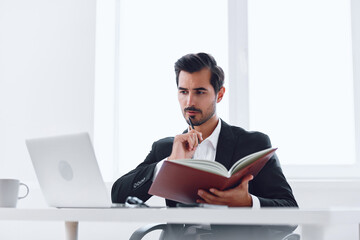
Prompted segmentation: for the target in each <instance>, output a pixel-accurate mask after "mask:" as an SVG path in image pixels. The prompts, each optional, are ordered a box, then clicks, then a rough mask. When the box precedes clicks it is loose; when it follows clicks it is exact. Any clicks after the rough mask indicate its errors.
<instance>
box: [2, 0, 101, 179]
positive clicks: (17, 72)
mask: <svg viewBox="0 0 360 240" xmlns="http://www.w3.org/2000/svg"><path fill="white" fill-rule="evenodd" d="M95 5H96V2H95V0H52V1H47V0H33V1H28V0H0V178H5V177H7V178H19V179H21V180H22V181H34V180H36V178H35V175H34V171H33V168H32V165H31V162H30V159H29V156H28V153H27V150H26V147H25V143H24V140H25V139H26V138H31V137H39V136H47V135H55V134H63V133H70V132H79V131H88V132H90V134H91V135H92V133H93V101H94V97H93V96H94V64H95V47H94V46H95Z"/></svg>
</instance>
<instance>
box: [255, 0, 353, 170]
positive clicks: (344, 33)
mask: <svg viewBox="0 0 360 240" xmlns="http://www.w3.org/2000/svg"><path fill="white" fill-rule="evenodd" d="M248 4H249V9H248V16H249V28H248V29H249V84H250V129H252V130H260V131H263V132H265V133H267V134H269V136H270V137H271V139H272V143H273V145H274V146H277V147H279V150H278V155H279V156H281V157H280V158H281V162H282V163H283V164H301V165H303V164H305V165H308V164H309V165H325V164H326V165H333V164H340V165H347V164H354V163H355V161H356V160H355V120H354V119H355V117H354V80H353V61H352V59H353V58H352V41H351V15H350V10H351V9H350V1H344V0H331V1H328V0H295V1H288V0H272V1H268V0H251V1H248Z"/></svg>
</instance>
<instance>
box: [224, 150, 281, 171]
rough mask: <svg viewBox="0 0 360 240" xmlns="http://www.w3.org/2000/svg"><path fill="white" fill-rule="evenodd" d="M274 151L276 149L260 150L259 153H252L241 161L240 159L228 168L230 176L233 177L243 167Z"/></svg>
mask: <svg viewBox="0 0 360 240" xmlns="http://www.w3.org/2000/svg"><path fill="white" fill-rule="evenodd" d="M274 149H276V148H268V149H265V150H261V151H259V152H255V153H252V154H250V155H247V156H245V157H243V158H242V159H240V160H239V161H237V162H236V163H234V165H233V166H232V167H231V168H230V170H229V173H230V175H233V174H234V173H236V172H237V171H239V170H241V169H243V168H244V167H246V166H248V165H249V164H251V163H253V162H255V161H256V160H258V159H259V158H261V157H263V156H265V155H267V154H269V153H270V152H272V151H274Z"/></svg>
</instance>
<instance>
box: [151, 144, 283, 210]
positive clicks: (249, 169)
mask: <svg viewBox="0 0 360 240" xmlns="http://www.w3.org/2000/svg"><path fill="white" fill-rule="evenodd" d="M276 149H277V148H268V149H265V150H261V151H259V152H255V153H252V154H250V155H247V156H245V157H243V158H241V159H240V160H238V161H237V162H236V163H235V164H234V165H233V166H232V167H231V168H230V170H227V169H226V168H225V166H223V165H222V164H221V163H219V162H215V161H209V160H197V159H180V160H167V161H164V163H163V165H162V167H161V169H160V171H159V173H158V175H157V176H156V178H155V180H154V182H153V184H152V185H151V187H150V189H149V194H151V195H156V196H159V197H164V198H167V199H171V200H174V201H178V202H182V203H195V202H196V199H199V198H200V197H199V196H198V195H197V191H198V189H203V190H208V189H210V188H216V189H219V190H225V189H229V188H232V187H235V186H237V185H238V184H240V182H241V179H242V178H243V177H244V176H246V175H249V174H251V175H253V176H254V177H255V176H256V175H257V174H258V173H259V172H260V170H261V169H262V168H263V167H264V165H265V164H266V162H267V161H268V160H269V159H270V158H271V157H272V156H273V154H274V153H275V151H276Z"/></svg>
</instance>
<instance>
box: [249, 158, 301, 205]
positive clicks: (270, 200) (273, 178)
mask: <svg viewBox="0 0 360 240" xmlns="http://www.w3.org/2000/svg"><path fill="white" fill-rule="evenodd" d="M249 192H251V194H253V195H255V196H257V197H258V198H259V201H260V205H261V207H298V205H297V202H296V200H295V197H294V195H293V193H292V190H291V187H290V185H289V183H288V182H287V180H286V178H285V176H284V174H283V172H282V170H281V167H280V163H279V160H278V158H277V156H276V155H274V156H273V157H272V158H271V159H270V160H269V161H268V163H267V164H266V165H265V166H264V168H263V169H262V170H261V171H260V172H259V174H258V175H257V176H256V177H255V178H254V179H253V180H252V181H251V183H249Z"/></svg>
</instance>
